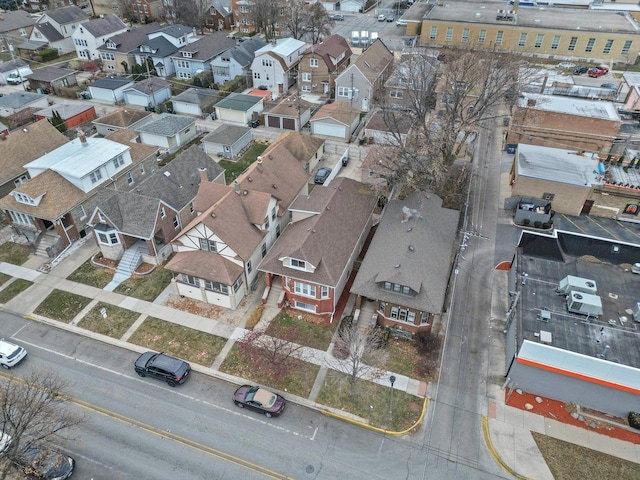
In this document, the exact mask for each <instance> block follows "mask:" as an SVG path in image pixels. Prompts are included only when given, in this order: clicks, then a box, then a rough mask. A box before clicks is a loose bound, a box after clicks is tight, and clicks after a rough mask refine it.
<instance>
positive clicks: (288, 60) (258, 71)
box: [251, 38, 307, 98]
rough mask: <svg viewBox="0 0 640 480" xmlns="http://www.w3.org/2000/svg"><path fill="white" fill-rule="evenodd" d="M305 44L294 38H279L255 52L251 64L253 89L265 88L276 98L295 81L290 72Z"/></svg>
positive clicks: (304, 48)
mask: <svg viewBox="0 0 640 480" xmlns="http://www.w3.org/2000/svg"><path fill="white" fill-rule="evenodd" d="M306 48H307V44H306V43H305V42H303V41H301V40H297V39H295V38H280V39H278V40H274V41H272V42H271V43H269V44H267V45H265V46H264V47H262V48H260V49H258V50H256V52H255V58H254V59H253V62H252V63H251V73H252V76H253V87H254V88H258V87H260V86H266V87H267V89H268V90H271V92H272V93H273V98H278V97H279V96H281V95H283V94H284V93H286V92H287V91H288V90H289V87H290V86H291V85H293V84H294V83H295V81H296V76H295V75H291V72H292V71H293V70H294V68H295V67H296V66H297V65H298V62H299V61H300V58H301V57H302V54H303V53H304V52H305V50H306Z"/></svg>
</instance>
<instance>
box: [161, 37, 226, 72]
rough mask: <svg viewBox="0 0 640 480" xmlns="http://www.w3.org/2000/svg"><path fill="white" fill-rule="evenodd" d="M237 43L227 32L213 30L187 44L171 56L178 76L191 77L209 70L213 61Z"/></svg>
mask: <svg viewBox="0 0 640 480" xmlns="http://www.w3.org/2000/svg"><path fill="white" fill-rule="evenodd" d="M235 44H236V42H235V40H233V39H232V38H229V36H228V35H227V33H226V32H213V33H212V34H211V35H205V36H204V37H201V38H200V39H198V40H196V41H195V42H193V43H190V44H188V45H185V46H184V47H182V48H181V49H180V50H178V51H177V52H176V53H175V54H174V55H172V56H171V61H172V62H173V68H174V69H175V72H176V77H177V78H181V79H190V78H193V77H194V76H196V75H198V74H199V73H202V72H209V71H210V69H211V61H212V60H213V59H214V58H215V57H217V56H218V55H220V54H221V53H223V52H226V51H227V50H229V49H230V48H231V47H233V46H234V45H235Z"/></svg>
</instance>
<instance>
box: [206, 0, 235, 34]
mask: <svg viewBox="0 0 640 480" xmlns="http://www.w3.org/2000/svg"><path fill="white" fill-rule="evenodd" d="M207 13H208V15H207V17H206V19H205V23H206V24H207V27H209V28H210V29H212V30H217V31H219V32H221V31H223V30H230V29H231V25H233V11H232V6H231V0H212V1H211V3H210V4H209V10H208V12H207Z"/></svg>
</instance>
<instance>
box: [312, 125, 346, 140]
mask: <svg viewBox="0 0 640 480" xmlns="http://www.w3.org/2000/svg"><path fill="white" fill-rule="evenodd" d="M313 133H315V134H316V135H326V136H328V137H338V138H345V137H346V135H345V127H344V126H343V125H328V124H326V123H319V122H315V123H314V124H313Z"/></svg>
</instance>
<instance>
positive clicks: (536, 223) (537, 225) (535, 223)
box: [533, 220, 542, 228]
mask: <svg viewBox="0 0 640 480" xmlns="http://www.w3.org/2000/svg"><path fill="white" fill-rule="evenodd" d="M533 226H534V227H536V228H540V227H542V222H541V221H540V220H536V221H535V222H533Z"/></svg>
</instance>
